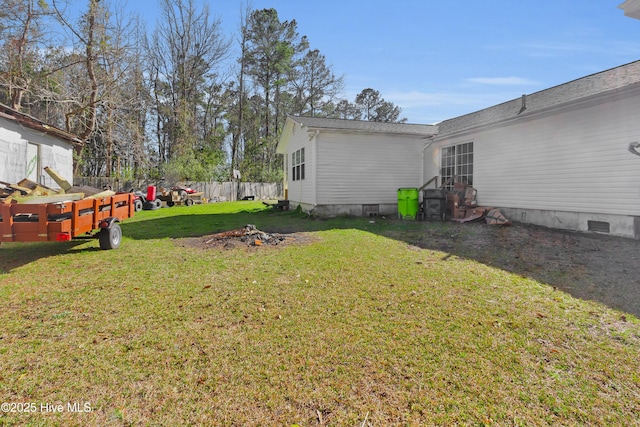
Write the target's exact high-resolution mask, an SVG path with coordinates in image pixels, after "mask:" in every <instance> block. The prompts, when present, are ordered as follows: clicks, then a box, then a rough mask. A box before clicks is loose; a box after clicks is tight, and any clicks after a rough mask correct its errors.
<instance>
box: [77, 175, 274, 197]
mask: <svg viewBox="0 0 640 427" xmlns="http://www.w3.org/2000/svg"><path fill="white" fill-rule="evenodd" d="M73 185H76V186H82V185H88V186H90V187H95V188H100V189H102V188H111V189H113V190H116V191H130V190H132V189H133V190H140V191H142V192H145V193H146V191H147V187H148V186H149V185H155V186H157V187H158V188H171V187H172V186H173V185H176V184H170V183H167V182H163V181H160V182H152V181H148V180H143V179H139V180H123V179H118V178H106V177H93V176H77V177H74V178H73ZM177 185H184V186H185V187H190V188H193V189H194V190H196V191H202V192H203V193H204V197H206V198H207V200H210V201H220V202H221V201H233V200H242V199H243V198H245V197H254V198H255V199H256V200H276V199H282V198H283V194H284V190H283V188H284V187H283V185H282V183H273V182H182V183H177Z"/></svg>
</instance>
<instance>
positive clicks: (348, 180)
mask: <svg viewBox="0 0 640 427" xmlns="http://www.w3.org/2000/svg"><path fill="white" fill-rule="evenodd" d="M423 144H424V142H423V140H422V138H410V137H405V136H398V135H372V134H357V133H328V132H326V133H320V135H319V136H318V145H317V180H318V184H317V204H319V205H346V204H377V203H380V204H382V203H397V201H398V188H402V187H420V186H421V185H422V183H421V182H420V181H421V176H420V167H419V165H420V158H421V155H422V146H423Z"/></svg>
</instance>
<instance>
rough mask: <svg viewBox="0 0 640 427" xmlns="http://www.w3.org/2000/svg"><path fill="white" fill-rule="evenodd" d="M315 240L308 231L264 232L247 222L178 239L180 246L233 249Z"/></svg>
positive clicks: (300, 243)
mask: <svg viewBox="0 0 640 427" xmlns="http://www.w3.org/2000/svg"><path fill="white" fill-rule="evenodd" d="M315 240H317V238H316V237H312V236H311V235H310V234H308V233H277V232H266V231H262V230H259V229H257V228H256V227H255V226H254V225H251V224H248V225H246V226H245V227H243V228H237V229H233V230H228V231H222V232H220V233H215V234H209V235H206V236H202V237H192V238H183V239H178V244H179V245H181V246H187V247H193V248H201V249H224V250H229V249H235V248H242V247H245V248H256V249H259V248H275V247H283V246H288V245H292V244H298V245H302V244H307V243H310V242H313V241H315Z"/></svg>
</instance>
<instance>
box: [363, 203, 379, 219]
mask: <svg viewBox="0 0 640 427" xmlns="http://www.w3.org/2000/svg"><path fill="white" fill-rule="evenodd" d="M378 215H380V205H362V216H378Z"/></svg>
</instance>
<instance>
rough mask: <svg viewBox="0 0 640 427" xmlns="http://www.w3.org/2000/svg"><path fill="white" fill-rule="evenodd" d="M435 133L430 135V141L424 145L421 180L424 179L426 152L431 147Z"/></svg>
mask: <svg viewBox="0 0 640 427" xmlns="http://www.w3.org/2000/svg"><path fill="white" fill-rule="evenodd" d="M435 137H436V136H435V135H432V136H430V137H429V139H430V141H429V142H428V143H426V144H425V146H424V147H422V156H421V159H420V160H421V163H420V182H423V181H424V152H425V151H427V148H429V147H431V144H433V138H435Z"/></svg>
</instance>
